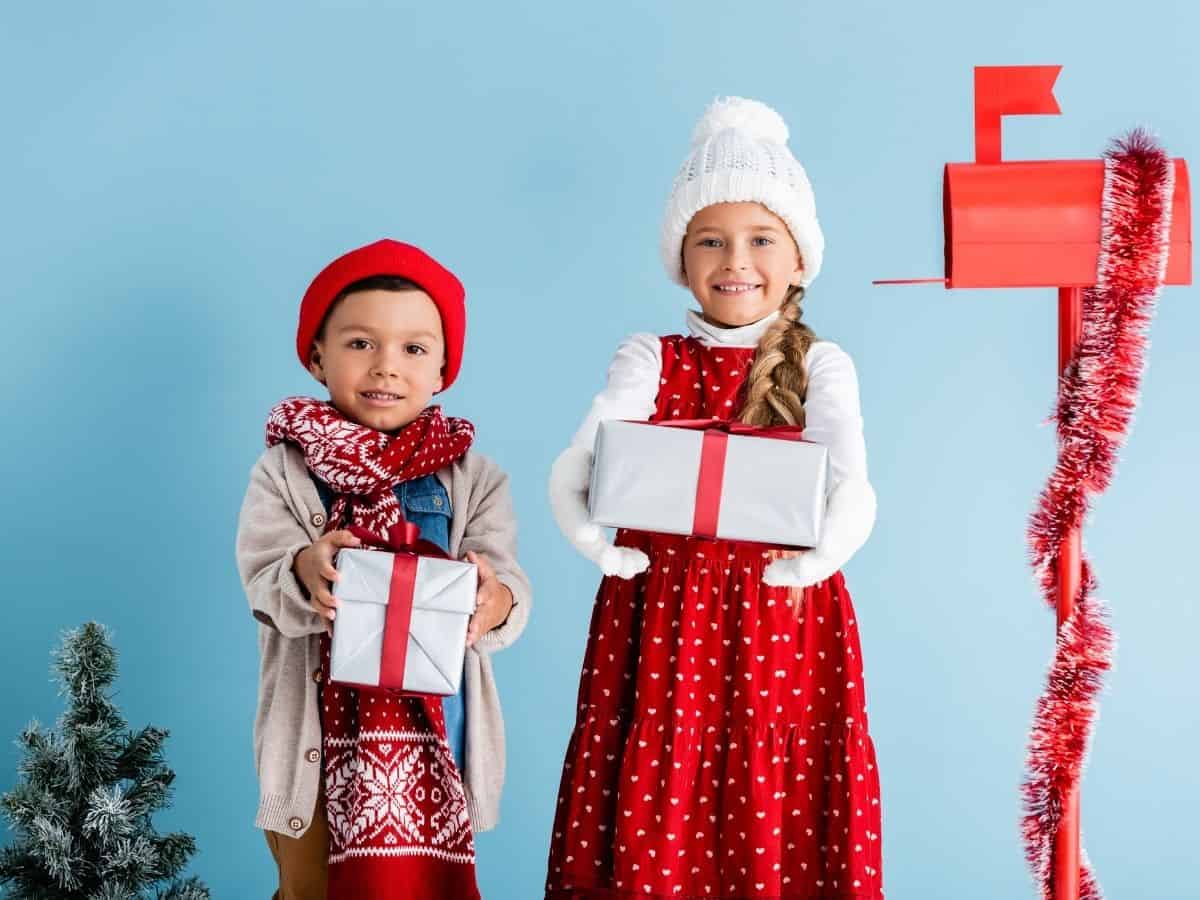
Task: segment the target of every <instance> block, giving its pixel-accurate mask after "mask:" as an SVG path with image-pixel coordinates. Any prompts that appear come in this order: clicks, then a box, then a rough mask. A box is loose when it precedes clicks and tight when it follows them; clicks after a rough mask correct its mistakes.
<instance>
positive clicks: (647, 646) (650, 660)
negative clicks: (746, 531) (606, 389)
mask: <svg viewBox="0 0 1200 900" xmlns="http://www.w3.org/2000/svg"><path fill="white" fill-rule="evenodd" d="M662 351H663V367H662V380H661V383H660V389H659V394H658V400H657V409H656V411H655V414H654V415H653V417H652V419H651V421H662V420H666V419H695V418H708V417H717V418H722V419H724V418H729V417H730V416H732V415H733V414H735V413H736V412H737V410H738V409H739V408H740V406H741V402H742V389H743V387H744V385H745V381H746V372H747V370H748V368H749V366H750V363H751V361H752V360H753V356H754V348H753V347H746V348H741V347H737V348H730V347H720V346H718V347H709V346H705V345H704V344H702V343H700V342H699V341H698V340H696V339H695V338H690V337H680V336H671V337H665V338H663V339H662ZM617 543H618V544H619V545H622V546H626V547H637V548H639V549H641V550H643V551H644V552H645V553H646V554H647V555H648V556H649V557H650V567H649V569H648V570H647V571H646V572H645V573H643V574H641V575H639V576H637V577H636V578H633V579H630V580H623V579H620V578H615V577H606V578H604V580H603V581H602V582H601V584H600V590H599V592H598V594H597V597H596V605H595V610H594V612H593V615H592V624H591V631H590V634H589V638H588V646H587V653H586V656H585V658H584V663H583V674H582V677H581V680H580V685H579V708H578V717H577V719H576V724H575V730H574V731H573V733H572V734H571V739H570V743H569V745H568V748H567V755H566V764H565V766H564V770H563V776H562V783H561V787H560V790H559V797H558V809H557V813H556V815H555V822H554V835H553V839H552V841H551V848H550V861H549V872H548V879H547V885H546V897H547V900H602V898H603V900H610V898H627V897H628V898H632V897H650V898H756V900H772V898H776V900H784V898H786V900H817V898H820V900H833V898H836V900H849V898H855V900H858V898H869V900H878V898H881V897H882V896H883V891H882V886H881V885H882V874H881V871H880V870H881V839H880V807H879V777H878V772H877V770H876V766H875V750H874V746H873V745H872V743H871V738H870V736H869V735H868V732H867V716H866V710H865V703H864V693H863V675H862V660H861V654H860V651H859V640H858V629H857V626H856V624H855V615H854V608H853V606H852V605H851V602H850V595H849V593H848V592H847V591H846V586H845V583H844V581H843V579H842V575H841V573H840V572H839V573H837V574H835V575H834V576H833V577H831V578H829V579H827V580H826V581H823V582H820V583H819V584H816V585H814V586H813V587H811V588H807V589H805V591H804V599H803V605H802V608H801V610H800V613H799V615H797V614H796V613H795V612H793V610H792V608H791V607H790V606H789V604H788V602H787V589H786V588H779V587H769V586H767V585H765V584H763V583H762V571H763V568H764V567H765V566H766V565H767V563H768V562H769V561H770V557H769V556H768V554H767V553H764V551H763V549H762V548H761V547H755V546H752V545H748V544H740V543H737V542H733V541H713V540H704V539H699V538H690V537H678V536H674V535H663V534H649V533H645V532H637V531H626V530H621V531H618V533H617Z"/></svg>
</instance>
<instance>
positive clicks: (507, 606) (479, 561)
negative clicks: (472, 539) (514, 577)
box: [467, 550, 513, 647]
mask: <svg viewBox="0 0 1200 900" xmlns="http://www.w3.org/2000/svg"><path fill="white" fill-rule="evenodd" d="M467 561H468V562H471V563H474V564H475V565H476V566H477V567H478V569H479V590H478V593H476V595H475V615H473V616H471V621H470V622H468V623H467V646H468V647H471V646H473V645H474V644H475V642H476V641H477V640H479V639H480V638H481V637H483V635H485V634H487V633H488V632H489V631H491V630H492V629H493V628H495V627H496V626H497V625H503V624H504V622H505V621H506V620H507V619H508V614H509V613H510V612H512V608H513V595H512V591H510V590H509V589H508V586H507V585H505V584H502V583H501V581H500V579H499V578H497V577H496V570H495V569H493V568H492V564H491V563H490V562H489V561H488V558H487V557H486V556H484V555H483V554H482V553H476V552H475V551H473V550H470V551H468V552H467Z"/></svg>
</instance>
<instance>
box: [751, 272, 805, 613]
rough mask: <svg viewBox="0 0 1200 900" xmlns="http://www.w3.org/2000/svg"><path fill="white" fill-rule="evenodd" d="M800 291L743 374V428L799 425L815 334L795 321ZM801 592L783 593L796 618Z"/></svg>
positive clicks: (790, 296)
mask: <svg viewBox="0 0 1200 900" xmlns="http://www.w3.org/2000/svg"><path fill="white" fill-rule="evenodd" d="M803 299H804V288H802V287H793V288H791V289H790V290H789V291H788V292H787V295H786V296H785V297H784V298H783V303H782V304H781V305H780V307H779V318H778V319H777V320H776V321H774V322H772V323H771V327H770V328H768V329H767V330H766V332H764V333H763V336H762V337H761V338H760V339H759V342H758V352H757V353H755V354H754V363H753V365H751V367H750V374H749V375H747V376H746V382H747V388H746V402H745V404H743V406H742V413H741V417H740V418H741V420H742V421H743V422H745V423H746V424H747V425H763V426H771V425H799V426H800V427H802V428H803V427H804V396H805V394H806V393H807V392H808V366H807V365H806V364H805V359H804V357H805V356H806V355H807V353H808V348H809V347H811V346H812V345H813V342H814V341H816V339H817V336H816V334H815V333H814V332H813V330H812V329H811V328H809V327H808V326H807V325H805V324H804V323H803V322H801V321H800V316H801V314H802V312H801V309H800V303H801V301H802V300H803ZM798 554H799V551H796V550H783V549H771V550H768V551H767V557H768V559H772V560H774V559H790V558H791V557H794V556H797V555H798ZM807 593H808V589H807V588H797V587H789V588H787V589H786V602H787V604H788V606H789V607H791V610H792V615H793V616H795V617H796V618H797V619H800V618H803V616H804V598H805V596H806V595H807Z"/></svg>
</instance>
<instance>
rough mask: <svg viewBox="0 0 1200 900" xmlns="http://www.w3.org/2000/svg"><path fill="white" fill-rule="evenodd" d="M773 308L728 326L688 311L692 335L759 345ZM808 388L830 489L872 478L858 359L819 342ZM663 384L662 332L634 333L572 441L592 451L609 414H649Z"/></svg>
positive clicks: (811, 421) (812, 427)
mask: <svg viewBox="0 0 1200 900" xmlns="http://www.w3.org/2000/svg"><path fill="white" fill-rule="evenodd" d="M778 315H779V313H778V312H773V313H771V314H770V315H769V316H767V317H766V318H763V319H759V320H758V321H757V322H752V323H751V324H749V325H742V326H739V327H735V328H722V327H721V326H719V325H714V324H713V323H711V322H708V321H706V320H705V319H704V317H703V316H702V315H700V313H699V312H697V311H696V310H688V313H687V329H688V334H690V335H691V336H692V337H694V338H696V339H697V340H699V341H700V342H701V343H703V344H706V345H708V346H724V347H754V346H756V345H757V344H758V341H759V338H761V337H762V335H763V332H765V331H766V330H767V329H768V328H770V327H771V323H772V322H774V321H775V319H776V317H778ZM804 360H805V363H806V365H807V367H808V393H807V395H806V396H805V400H804V417H805V425H804V437H805V439H806V440H810V441H814V442H816V443H819V444H823V445H825V446H826V447H827V448H828V449H829V476H830V477H829V490H830V491H832V490H833V488H834V487H836V486H837V485H838V483H840V482H841V481H843V480H844V479H847V478H855V479H862V480H863V481H866V480H867V450H866V444H865V442H864V440H863V421H862V413H861V411H860V406H859V398H858V376H857V374H856V373H855V370H854V363H853V361H852V360H851V359H850V356H849V354H847V353H846V351H844V350H843V349H842V348H841V347H839V346H838V345H837V344H834V343H833V342H831V341H817V342H816V343H814V344H813V345H812V347H810V348H809V350H808V353H807V354H806V355H805V357H804ZM661 383H662V343H661V341H660V340H659V338H658V337H657V336H656V335H653V334H649V333H647V332H641V333H638V334H634V335H631V336H630V337H628V338H626V339H625V340H624V341H622V342H621V344H620V346H618V347H617V352H616V355H615V356H614V357H613V361H612V363H611V364H610V365H609V367H608V384H607V385H606V386H605V388H604V390H602V391H601V392H600V393H599V394H597V395H596V396H595V399H593V401H592V406H591V409H590V410H588V414H587V417H586V418H585V419H584V420H583V424H582V425H581V426H580V427H579V430H578V431H576V432H575V436H574V438H572V440H571V445H572V446H573V447H585V448H587V449H588V450H589V451H590V450H591V449H592V445H593V444H595V442H596V429H597V428H598V427H599V424H600V422H601V420H604V419H649V418H650V416H651V415H653V413H654V407H655V400H656V399H657V397H658V389H659V387H660V385H661Z"/></svg>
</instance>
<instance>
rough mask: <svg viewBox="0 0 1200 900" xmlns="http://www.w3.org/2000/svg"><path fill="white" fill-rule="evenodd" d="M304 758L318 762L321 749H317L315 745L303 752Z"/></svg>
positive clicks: (311, 761)
mask: <svg viewBox="0 0 1200 900" xmlns="http://www.w3.org/2000/svg"><path fill="white" fill-rule="evenodd" d="M304 758H305V759H307V760H308V761H309V762H310V763H315V762H320V761H321V751H320V750H318V749H317V748H316V747H313V748H312V749H311V750H309V751H308V752H307V753H305V754H304Z"/></svg>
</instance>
